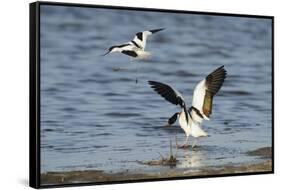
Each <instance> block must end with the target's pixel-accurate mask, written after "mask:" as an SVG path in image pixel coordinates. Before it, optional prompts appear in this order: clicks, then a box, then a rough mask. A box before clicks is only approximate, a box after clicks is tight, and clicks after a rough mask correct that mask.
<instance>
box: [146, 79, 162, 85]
mask: <svg viewBox="0 0 281 190" xmlns="http://www.w3.org/2000/svg"><path fill="white" fill-rule="evenodd" d="M147 83H148V84H150V85H157V84H162V83H160V82H156V81H152V80H149V81H147Z"/></svg>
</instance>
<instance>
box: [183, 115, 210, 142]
mask: <svg viewBox="0 0 281 190" xmlns="http://www.w3.org/2000/svg"><path fill="white" fill-rule="evenodd" d="M188 120H189V122H188V123H187V122H186V117H185V113H184V111H183V110H182V111H181V112H180V116H179V124H180V127H181V128H182V129H183V130H184V132H185V134H186V136H188V135H191V136H193V137H205V136H208V134H207V133H206V132H205V131H203V129H201V127H200V123H198V122H194V121H193V120H192V119H191V118H190V117H189V116H188Z"/></svg>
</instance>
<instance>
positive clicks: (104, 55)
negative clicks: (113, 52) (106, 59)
mask: <svg viewBox="0 0 281 190" xmlns="http://www.w3.org/2000/svg"><path fill="white" fill-rule="evenodd" d="M109 53H110V51H108V52H106V53H105V54H102V55H101V56H106V55H107V54H109Z"/></svg>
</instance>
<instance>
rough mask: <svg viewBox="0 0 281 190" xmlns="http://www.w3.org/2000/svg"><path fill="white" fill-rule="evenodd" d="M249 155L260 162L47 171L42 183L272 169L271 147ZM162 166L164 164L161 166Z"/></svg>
mask: <svg viewBox="0 0 281 190" xmlns="http://www.w3.org/2000/svg"><path fill="white" fill-rule="evenodd" d="M246 154H249V155H251V156H259V157H261V162H260V163H255V164H248V165H243V164H242V165H235V166H233V165H225V166H221V167H218V166H214V167H206V168H204V169H203V168H199V169H197V170H194V169H192V170H190V169H188V168H187V169H184V170H177V169H171V170H168V171H167V170H165V171H163V172H149V173H133V172H130V171H128V172H121V173H105V172H103V171H101V170H90V171H70V172H47V173H43V174H41V183H42V185H59V184H72V183H87V182H93V183H94V182H109V181H129V180H141V179H157V178H170V177H194V176H212V175H224V174H239V173H241V174H242V173H252V172H270V171H272V161H271V155H272V153H271V147H263V148H260V149H257V150H253V151H250V152H247V153H246ZM163 167H164V166H163Z"/></svg>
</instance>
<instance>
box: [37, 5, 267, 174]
mask: <svg viewBox="0 0 281 190" xmlns="http://www.w3.org/2000/svg"><path fill="white" fill-rule="evenodd" d="M156 28H166V30H163V31H161V32H159V33H157V34H155V35H153V36H151V37H150V38H149V39H148V43H147V47H146V49H147V50H148V51H150V52H152V57H151V58H150V59H148V60H145V61H134V62H130V59H129V58H128V57H127V56H125V55H122V54H118V53H116V54H110V55H108V56H101V55H102V54H104V53H105V52H106V51H107V49H108V47H110V46H112V45H115V44H120V43H124V42H127V41H129V40H131V39H132V38H133V36H134V34H135V33H136V32H139V31H143V30H147V29H156ZM271 38H272V36H271V20H269V19H263V18H245V17H244V18H242V17H230V16H228V17H225V16H206V15H205V16H204V15H198V14H197V15H195V14H173V13H161V12H141V11H126V10H122V11H121V10H110V9H94V8H81V7H80V8H79V7H63V6H60V7H56V6H46V5H44V6H42V7H41V34H40V40H41V55H40V60H41V172H47V171H73V170H104V171H106V172H120V171H127V170H129V171H138V172H146V171H151V170H153V171H161V170H165V169H169V168H168V167H164V166H161V167H160V166H145V165H142V164H140V163H139V162H137V161H149V160H156V159H159V153H160V154H162V155H168V154H169V145H170V140H172V143H173V146H175V136H177V138H178V141H179V142H180V143H182V142H183V141H184V133H183V131H182V130H181V129H180V127H179V126H178V124H176V125H175V126H173V127H171V128H165V127H164V125H165V124H166V122H167V119H168V118H169V117H170V116H172V114H174V113H175V112H177V111H179V108H178V107H176V106H174V105H172V104H170V103H168V102H167V101H165V100H164V99H163V98H162V97H160V96H159V95H157V94H156V93H155V92H154V91H153V90H152V89H151V88H150V87H149V85H148V84H147V81H148V80H155V81H160V82H164V83H168V84H170V85H172V86H173V87H175V88H176V89H178V90H179V91H180V92H181V93H183V94H184V96H185V99H186V101H187V104H188V105H190V104H191V101H192V93H193V89H194V87H195V85H196V84H197V82H199V81H200V80H202V79H203V78H204V77H206V76H207V74H209V73H210V72H211V71H213V70H214V69H216V68H217V67H219V66H221V65H225V68H226V70H227V72H228V76H227V79H226V81H225V83H224V85H223V87H222V88H221V91H220V92H219V93H218V94H217V96H216V97H215V98H214V106H213V114H212V116H211V120H210V121H206V122H204V123H203V128H204V130H205V131H207V132H208V133H209V135H210V137H208V138H204V139H201V140H200V141H199V145H200V147H199V148H198V149H197V150H195V151H192V150H191V149H186V150H182V149H180V150H178V151H177V157H178V159H179V161H180V162H179V164H178V165H177V166H176V168H181V169H182V168H186V169H198V168H204V167H206V166H218V167H219V166H223V165H229V164H230V165H235V164H247V163H253V162H258V161H259V158H257V157H252V156H251V157H250V156H248V155H247V154H245V152H247V151H249V150H253V149H256V148H260V147H265V146H271V133H272V124H271V123H272V120H271V110H272V107H271V93H272V89H271V73H272V71H271V61H272V57H271V51H272V49H271V47H272V44H271ZM118 67H120V68H125V69H124V70H120V71H114V70H113V69H114V68H118ZM136 67H138V73H136ZM136 76H138V80H139V82H138V84H136V83H135V79H136ZM190 140H193V139H190ZM190 143H192V141H191V142H190ZM174 152H175V148H174Z"/></svg>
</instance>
